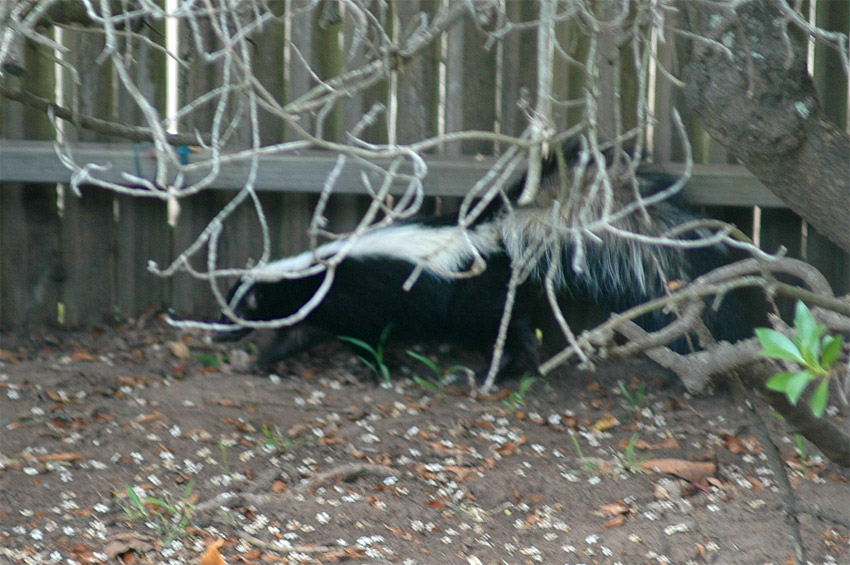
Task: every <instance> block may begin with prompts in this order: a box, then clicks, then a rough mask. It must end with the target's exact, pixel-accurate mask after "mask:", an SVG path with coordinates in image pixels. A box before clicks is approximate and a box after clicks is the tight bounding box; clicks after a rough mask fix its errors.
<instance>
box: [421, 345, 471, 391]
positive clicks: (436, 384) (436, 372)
mask: <svg viewBox="0 0 850 565" xmlns="http://www.w3.org/2000/svg"><path fill="white" fill-rule="evenodd" d="M407 354H408V355H409V356H410V357H413V358H414V359H416V360H417V361H419V362H420V363H422V364H423V365H425V366H426V367H428V369H430V370H431V375H432V376H430V377H422V376H420V375H418V374H414V375H413V382H415V383H416V384H418V385H419V386H421V387H423V388H427V389H430V390H434V391H439V390H442V388H443V386H444V385H445V384H446V377H448V376H450V375H455V374H457V373H464V374H466V375H467V376H468V375H469V374H471V373H472V369H470V368H469V367H465V366H463V365H452V366H451V367H449V368H448V369H442V368H440V366H439V365H437V363H435V362H434V361H433V360H432V359H430V358H429V357H426V356H425V355H422V354H421V353H417V352H416V351H411V350H408V351H407Z"/></svg>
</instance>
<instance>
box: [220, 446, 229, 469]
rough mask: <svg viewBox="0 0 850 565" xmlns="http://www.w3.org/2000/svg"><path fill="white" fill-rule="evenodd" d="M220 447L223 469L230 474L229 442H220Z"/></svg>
mask: <svg viewBox="0 0 850 565" xmlns="http://www.w3.org/2000/svg"><path fill="white" fill-rule="evenodd" d="M218 448H219V450H220V451H221V470H222V471H224V474H225V475H229V474H230V461H229V460H228V458H227V444H226V443H224V441H219V442H218Z"/></svg>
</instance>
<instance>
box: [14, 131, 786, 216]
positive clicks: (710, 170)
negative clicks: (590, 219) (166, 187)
mask: <svg viewBox="0 0 850 565" xmlns="http://www.w3.org/2000/svg"><path fill="white" fill-rule="evenodd" d="M150 151H152V149H151V148H149V147H148V148H145V149H134V148H133V147H132V146H128V145H123V146H122V145H115V144H108V143H80V144H75V145H74V148H73V153H74V156H75V158H76V159H77V160H78V161H80V162H86V163H92V164H94V165H98V166H102V167H106V168H107V170H105V171H102V172H100V173H99V174H98V178H100V179H102V180H105V181H109V182H113V183H116V184H126V183H127V179H126V177H124V176H123V173H124V172H130V173H131V174H133V175H136V176H141V177H145V173H146V172H147V173H150V174H152V173H153V171H154V168H155V166H156V162H155V160H154V158H153V157H152V156H151V155H150ZM190 162H191V157H190ZM494 162H495V159H494V158H492V157H487V158H480V157H473V156H468V155H466V156H463V155H459V156H456V157H447V156H442V155H434V156H428V157H426V163H427V165H428V174H427V176H426V177H425V181H424V185H425V194H426V196H464V195H466V194H467V193H468V192H469V190H470V188H472V186H473V185H474V184H475V183H476V182H477V181H478V180H479V179H480V178H481V177H482V176H483V175H484V174H485V173H486V172H487V171H488V170H489V169H490V168H491V167H492V166H493V163H494ZM335 164H336V156H335V155H330V154H328V153H326V152H320V151H310V152H304V153H302V154H298V155H283V156H262V157H259V168H258V171H257V176H256V180H255V181H254V188H255V189H256V190H258V191H269V192H298V193H317V192H320V191H321V190H322V187H323V186H324V184H325V182H326V181H327V178H328V175H329V174H330V172H331V169H332V168H333V167H334V165H335ZM653 168H657V169H658V170H662V171H666V172H668V173H671V174H673V175H681V174H683V173H684V167H683V165H682V164H681V163H659V164H657V165H656V167H653ZM248 169H249V165H248V164H247V163H244V162H240V163H223V164H222V165H221V169H220V172H219V174H218V176H217V177H216V179H215V180H214V181H213V182H212V184H211V185H210V188H214V189H225V190H239V189H241V188H243V187H244V186H245V183H246V181H247V179H248ZM206 172H207V171H198V172H196V173H193V174H190V175H188V176H187V182H188V183H192V182H196V181H198V180H200V179H201V178H203V177H204V176H205V175H206ZM70 181H71V171H70V170H69V169H68V168H67V167H65V165H63V164H62V162H61V161H60V160H59V157H58V156H57V155H56V151H55V149H54V144H53V143H51V142H39V141H8V140H0V182H21V183H68V182H70ZM396 188H397V189H399V190H400V189H401V188H402V186H401V184H400V183H399V184H397V186H396ZM334 192H335V193H340V194H367V192H366V188H365V187H364V185H363V182H362V181H361V180H360V167H358V166H357V165H356V163H349V164H348V165H346V167H345V168H344V169H343V171H342V173H341V174H340V175H339V178H338V180H337V182H336V184H335V185H334ZM684 196H685V198H686V199H687V200H688V202H690V203H692V204H697V205H702V206H761V207H763V208H787V205H786V204H785V203H784V202H782V200H780V199H779V198H778V197H777V196H776V195H774V194H773V193H772V192H771V191H770V190H768V189H767V188H766V187H765V186H764V185H762V184H761V183H760V182H759V181H758V180H757V179H756V178H755V177H754V176H753V175H752V174H751V173H750V172H749V171H747V170H746V169H745V168H744V167H743V166H740V165H723V164H712V165H694V167H693V173H692V176H691V179H690V180H689V182H688V184H687V186H686V187H685V189H684Z"/></svg>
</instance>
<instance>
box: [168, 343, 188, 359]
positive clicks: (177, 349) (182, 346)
mask: <svg viewBox="0 0 850 565" xmlns="http://www.w3.org/2000/svg"><path fill="white" fill-rule="evenodd" d="M165 346H166V347H167V348H168V350H169V351H171V354H172V355H174V356H175V357H177V358H178V359H188V358H189V357H191V353H189V346H188V345H186V343H184V342H182V341H166V342H165Z"/></svg>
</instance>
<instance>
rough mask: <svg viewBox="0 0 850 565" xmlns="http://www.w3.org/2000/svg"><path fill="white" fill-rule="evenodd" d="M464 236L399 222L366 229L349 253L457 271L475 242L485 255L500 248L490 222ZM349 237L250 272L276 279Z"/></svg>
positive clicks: (458, 230)
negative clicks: (368, 230)
mask: <svg viewBox="0 0 850 565" xmlns="http://www.w3.org/2000/svg"><path fill="white" fill-rule="evenodd" d="M467 235H468V237H465V236H464V234H463V230H461V228H459V227H458V226H436V227H435V226H426V225H423V224H416V223H413V224H396V225H391V226H387V227H385V228H380V229H377V230H374V231H370V232H367V233H365V234H363V235H362V236H360V237H359V238H358V239H357V240H356V241H354V243H353V244H352V245H351V247H350V248H349V250H348V253H347V254H346V256H347V257H352V258H364V257H376V258H378V257H382V258H390V259H399V260H403V261H408V262H409V263H413V264H416V265H422V266H424V267H425V268H426V269H428V270H430V271H434V272H435V273H438V274H439V273H441V272H443V273H446V272H449V273H451V272H458V271H460V270H462V269H464V268H466V267H467V266H468V263H469V262H470V261H471V260H472V259H473V256H474V255H473V251H472V246H474V247H475V249H477V250H478V253H480V254H481V255H482V256H483V257H484V258H486V257H487V256H488V255H490V254H491V253H495V252H497V251H499V249H500V245H499V235H498V233H497V230H496V229H495V228H494V226H493V225H492V224H490V223H486V224H482V225H479V226H475V227H473V228H471V229H469V230H467ZM347 243H348V240H346V239H340V240H336V241H331V242H328V243H325V244H323V245H320V246H319V247H317V248H316V249H315V251H304V252H303V253H299V254H298V255H294V256H292V257H286V258H284V259H279V260H277V261H272V262H271V263H268V264H266V265H263V266H261V267H257V268H255V269H253V270H252V271H251V276H252V277H254V278H260V279H274V278H275V275H278V274H281V275H282V274H284V273H296V272H298V271H302V270H304V269H307V268H309V267H311V266H313V265H314V264H315V262H314V258H318V259H327V258H329V257H332V256H333V255H334V254H336V253H338V252H340V251H341V250H342V249H343V248H344V247H345V245H346V244H347Z"/></svg>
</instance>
